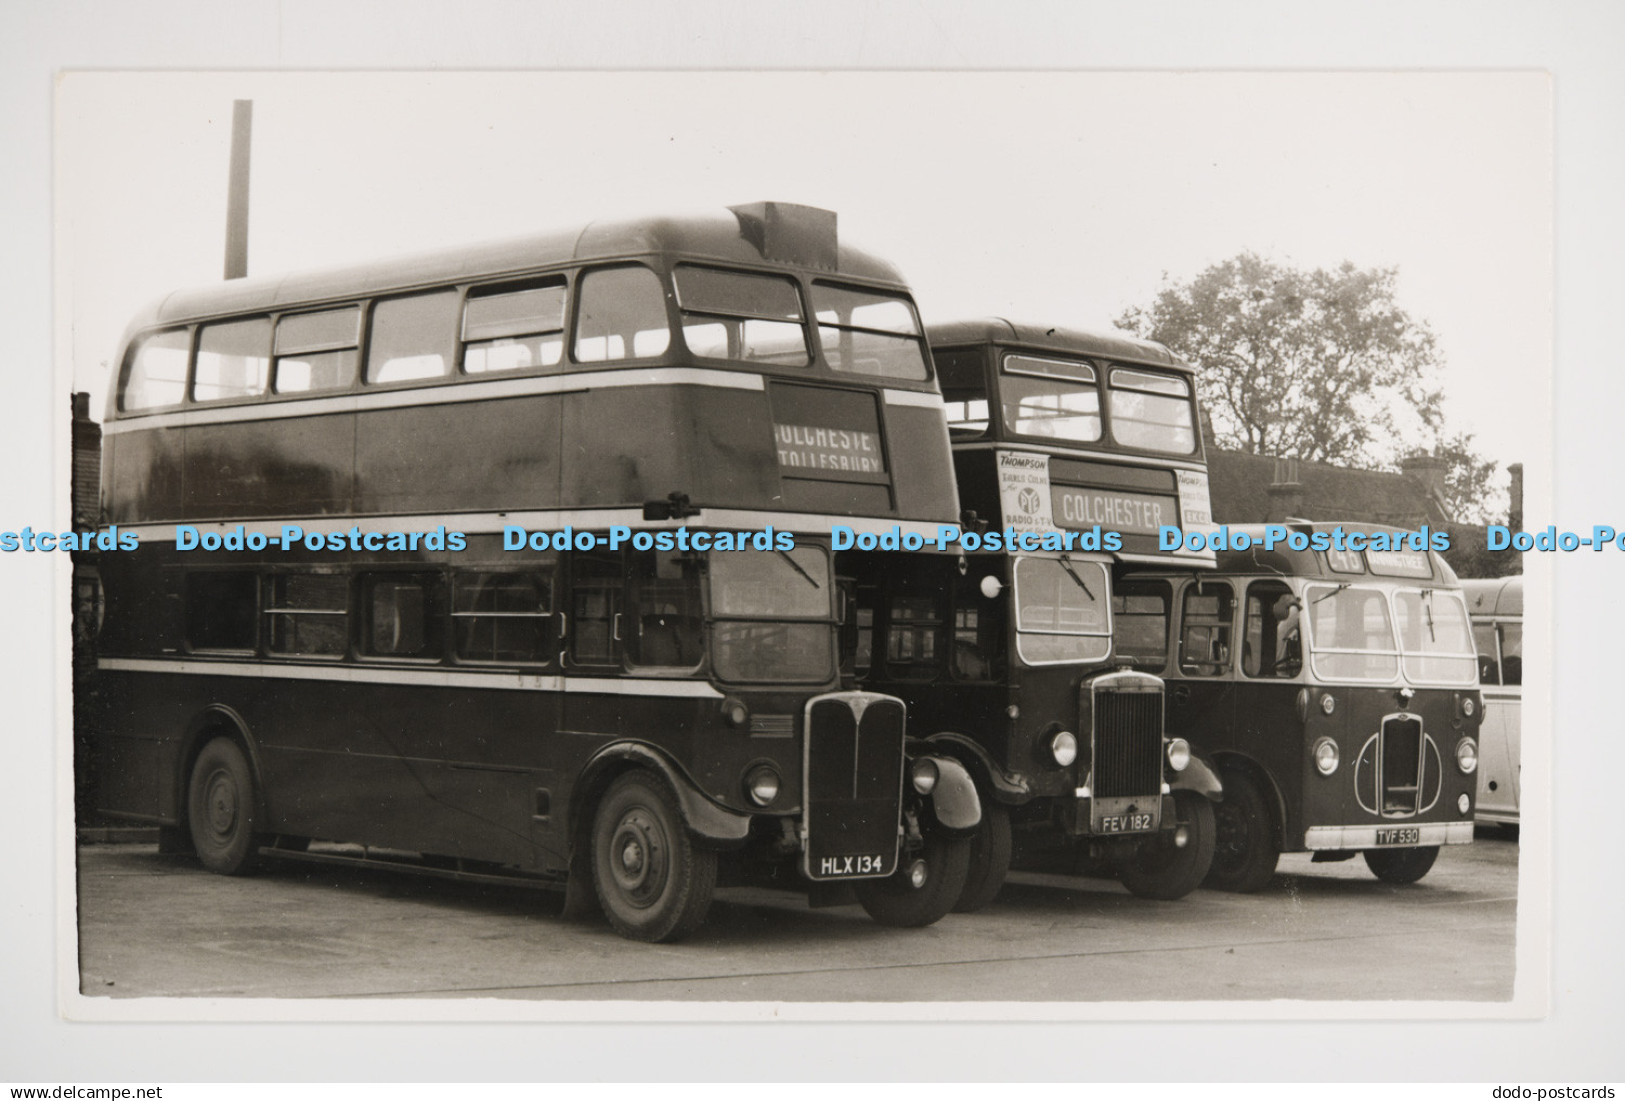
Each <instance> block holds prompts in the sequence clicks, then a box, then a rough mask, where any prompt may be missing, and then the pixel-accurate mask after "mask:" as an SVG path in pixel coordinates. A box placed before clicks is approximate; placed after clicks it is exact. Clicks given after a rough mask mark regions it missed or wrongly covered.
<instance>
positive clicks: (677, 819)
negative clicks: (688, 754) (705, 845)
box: [592, 771, 717, 943]
mask: <svg viewBox="0 0 1625 1101" xmlns="http://www.w3.org/2000/svg"><path fill="white" fill-rule="evenodd" d="M592 855H593V883H594V885H595V887H596V888H597V891H598V902H599V904H600V905H601V906H602V907H603V910H604V915H605V916H606V917H608V918H609V923H610V925H611V926H613V927H614V929H615V931H616V932H617V933H619V934H620V935H621V936H623V937H627V938H628V939H630V940H643V941H650V942H655V943H660V942H665V941H674V940H680V939H681V938H683V937H685V936H687V935H688V934H689V933H692V932H693V931H694V930H695V929H697V928H699V925H700V923H701V922H702V921H704V920H705V912H706V911H707V910H708V909H710V906H711V895H712V893H713V892H714V891H715V890H716V885H717V854H716V853H714V852H711V851H709V850H707V849H702V848H700V847H698V846H697V845H695V844H694V840H693V838H692V837H690V836H689V833H688V830H687V828H686V827H685V826H684V825H683V817H682V814H681V812H680V811H679V810H678V809H677V806H676V800H675V799H674V798H673V797H672V795H671V794H670V793H669V792H668V790H667V787H666V784H665V783H664V781H662V780H661V779H660V778H659V777H656V776H655V775H653V774H652V773H648V772H642V771H638V772H628V773H625V774H623V775H621V776H619V777H617V778H616V780H615V781H614V783H612V784H610V786H609V790H608V791H606V792H605V793H604V797H603V799H602V800H600V801H599V803H598V811H597V814H596V815H594V817H593V829H592Z"/></svg>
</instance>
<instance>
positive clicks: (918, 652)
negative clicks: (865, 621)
mask: <svg viewBox="0 0 1625 1101" xmlns="http://www.w3.org/2000/svg"><path fill="white" fill-rule="evenodd" d="M886 611H887V622H886V668H887V671H888V672H889V673H890V674H891V675H892V676H894V677H910V678H920V679H928V678H930V677H932V676H934V675H935V674H936V671H937V653H938V643H937V640H938V636H939V635H940V634H941V632H942V627H943V613H942V607H941V602H940V601H939V600H938V599H937V598H936V597H934V596H894V597H892V598H891V599H890V601H888V603H887V607H886Z"/></svg>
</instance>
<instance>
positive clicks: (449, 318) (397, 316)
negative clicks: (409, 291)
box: [367, 291, 459, 383]
mask: <svg viewBox="0 0 1625 1101" xmlns="http://www.w3.org/2000/svg"><path fill="white" fill-rule="evenodd" d="M458 298H459V295H458V293H457V292H456V291H434V292H432V293H430V294H413V295H407V296H406V297H404V298H386V299H384V300H383V301H382V302H379V303H378V304H377V305H376V306H374V307H373V311H372V342H371V344H370V345H369V347H368V348H367V381H368V382H371V383H382V382H411V381H416V380H420V379H431V378H443V377H445V376H446V375H447V374H449V373H450V366H451V360H452V345H453V344H454V343H455V337H456V335H457V302H458Z"/></svg>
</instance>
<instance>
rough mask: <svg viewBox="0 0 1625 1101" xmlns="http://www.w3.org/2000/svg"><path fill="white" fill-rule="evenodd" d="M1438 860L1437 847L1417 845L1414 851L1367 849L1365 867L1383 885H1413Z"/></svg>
mask: <svg viewBox="0 0 1625 1101" xmlns="http://www.w3.org/2000/svg"><path fill="white" fill-rule="evenodd" d="M1437 859H1439V846H1437V845H1419V846H1417V847H1416V848H1414V849H1367V850H1365V863H1366V867H1368V868H1370V869H1371V873H1372V874H1373V875H1375V876H1376V877H1377V878H1378V879H1380V880H1382V881H1383V882H1384V883H1415V882H1416V881H1417V880H1418V879H1421V878H1422V877H1423V876H1425V875H1427V874H1428V869H1430V868H1432V867H1433V862H1434V861H1435V860H1437Z"/></svg>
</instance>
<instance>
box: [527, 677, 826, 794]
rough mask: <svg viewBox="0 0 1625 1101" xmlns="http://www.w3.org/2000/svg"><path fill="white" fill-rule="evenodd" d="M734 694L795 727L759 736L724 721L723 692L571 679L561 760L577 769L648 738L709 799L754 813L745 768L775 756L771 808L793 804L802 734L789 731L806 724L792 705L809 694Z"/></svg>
mask: <svg viewBox="0 0 1625 1101" xmlns="http://www.w3.org/2000/svg"><path fill="white" fill-rule="evenodd" d="M577 683H578V684H579V683H580V682H577ZM679 683H684V684H694V683H704V682H694V681H683V682H679ZM733 695H734V696H735V697H736V698H738V699H741V700H742V701H744V703H745V705H746V706H747V707H748V708H749V710H750V712H751V714H752V716H753V717H755V718H757V719H761V718H765V717H767V716H777V717H779V718H782V719H783V720H785V721H786V723H787V724H789V723H793V727H792V726H791V725H786V726H784V727H783V728H782V729H783V730H784V731H785V733H783V735H782V736H759V735H756V734H752V733H751V732H750V731H749V730H748V729H744V730H742V729H734V728H731V727H728V726H726V725H724V723H723V719H722V713H721V703H722V700H721V698H715V699H712V698H701V699H667V698H662V697H660V696H643V695H630V694H619V693H617V691H616V680H615V679H614V678H609V677H606V678H604V679H603V691H602V693H600V692H592V691H586V690H580V689H578V688H576V687H574V686H573V687H572V689H571V691H570V692H568V693H567V694H566V696H565V703H564V716H563V724H562V725H563V728H564V731H565V733H564V735H563V736H562V737H561V738H560V742H561V749H560V752H559V753H558V754H557V755H556V756H557V758H558V761H559V765H558V767H559V768H560V769H561V770H570V771H568V772H567V775H571V776H574V775H575V774H576V772H578V771H579V769H580V766H581V765H582V764H584V763H585V762H586V761H587V760H588V759H589V758H590V757H591V756H592V754H593V753H595V752H596V751H597V750H598V749H599V748H601V747H602V746H604V745H605V744H607V743H609V742H611V741H613V740H615V739H617V738H625V739H628V740H630V741H639V742H648V743H651V744H653V745H656V746H658V747H659V748H660V750H661V751H662V752H664V753H665V754H666V755H667V756H668V757H670V758H671V759H672V760H673V761H675V762H676V763H677V765H678V767H679V768H680V769H681V770H682V771H683V772H685V773H687V774H688V776H689V778H690V779H692V780H693V781H694V783H695V784H696V785H697V786H698V787H699V789H700V790H701V791H702V792H704V793H705V794H706V795H707V796H709V797H710V798H711V799H713V800H715V801H716V802H718V803H720V804H722V805H723V806H725V807H728V808H730V809H732V810H735V811H740V812H744V813H750V812H754V811H758V810H759V809H760V808H758V807H755V806H753V805H752V804H750V803H748V802H747V801H746V799H745V791H744V786H743V779H744V775H745V772H746V770H747V768H748V767H749V766H751V765H752V764H755V763H757V762H765V763H771V764H772V765H773V767H774V769H775V770H776V771H777V772H778V774H779V776H780V779H781V783H780V786H779V791H780V795H779V797H778V801H777V802H776V803H774V804H772V806H771V807H770V809H772V810H782V809H788V808H789V807H790V806H792V805H793V804H794V801H795V800H796V798H797V796H796V794H795V793H797V792H799V791H800V790H801V742H800V740H799V739H797V738H795V737H794V736H793V734H792V733H790V731H791V730H792V729H794V728H799V727H800V725H801V716H800V714H799V713H798V712H796V711H794V710H793V708H794V705H795V702H796V700H797V698H800V699H802V700H804V699H805V696H804V695H799V694H777V693H761V694H757V693H753V692H748V691H746V692H735V693H733ZM572 744H573V746H574V748H570V746H571V745H572ZM554 817H555V818H557V817H558V815H557V813H555V815H554Z"/></svg>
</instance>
